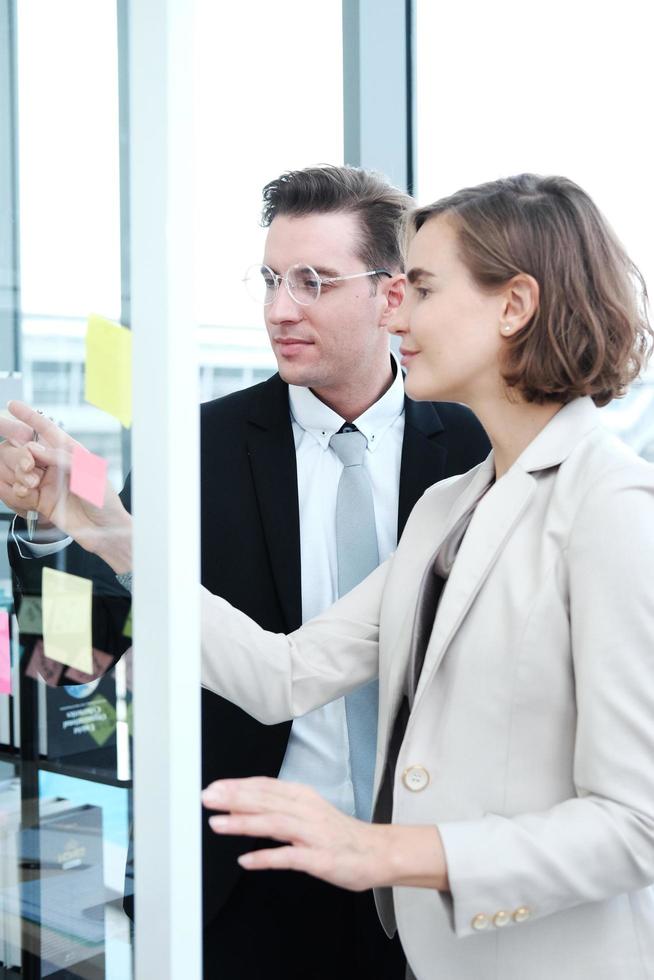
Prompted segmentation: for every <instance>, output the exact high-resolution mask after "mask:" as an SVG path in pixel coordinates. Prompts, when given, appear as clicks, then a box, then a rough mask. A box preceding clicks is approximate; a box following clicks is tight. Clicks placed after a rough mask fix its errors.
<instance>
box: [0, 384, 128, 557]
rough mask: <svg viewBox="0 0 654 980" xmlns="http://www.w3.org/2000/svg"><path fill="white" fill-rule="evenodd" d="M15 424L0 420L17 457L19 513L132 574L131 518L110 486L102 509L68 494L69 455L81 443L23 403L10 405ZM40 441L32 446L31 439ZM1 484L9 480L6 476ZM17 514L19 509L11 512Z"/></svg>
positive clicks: (0, 427)
mask: <svg viewBox="0 0 654 980" xmlns="http://www.w3.org/2000/svg"><path fill="white" fill-rule="evenodd" d="M8 408H9V411H10V412H11V414H12V416H13V417H14V418H13V419H0V435H2V436H4V437H5V438H6V439H7V440H8V441H9V443H10V444H11V445H12V446H13V447H14V449H15V450H17V452H16V453H15V454H13V455H12V459H11V462H12V463H13V466H14V473H13V476H14V482H13V486H12V488H11V492H12V494H13V499H15V500H16V501H17V502H18V503H20V502H22V507H21V509H20V511H18V512H19V513H26V512H27V511H36V512H38V513H39V515H40V518H42V519H43V520H44V521H46V522H48V523H50V524H53V525H55V526H56V527H57V528H59V530H61V531H63V532H64V533H65V534H69V535H70V536H71V537H72V538H74V539H75V540H76V541H77V542H78V543H79V544H80V545H81V546H82V547H83V548H85V549H86V550H87V551H92V552H94V553H96V554H98V555H100V556H101V557H102V558H104V559H105V561H107V562H108V563H109V564H110V565H111V566H112V568H114V571H116V572H124V571H129V570H130V569H131V517H130V515H129V514H128V513H127V511H126V510H125V508H124V507H123V505H122V502H121V500H120V498H119V496H118V494H117V493H116V491H115V490H114V489H113V487H112V486H111V484H110V483H109V481H106V484H105V496H104V503H103V505H102V507H96V506H94V505H93V504H91V503H89V502H88V501H86V500H84V499H83V498H82V497H78V496H77V495H76V494H74V493H72V491H71V490H70V470H71V465H72V458H73V450H74V449H75V448H76V447H78V446H80V443H78V442H76V441H75V439H73V438H71V436H69V435H67V434H66V433H65V432H63V431H62V430H61V429H60V428H59V427H58V426H57V425H56V424H55V423H54V422H52V421H51V420H50V419H48V418H46V417H45V416H44V415H42V414H41V413H40V412H37V411H35V410H34V409H32V408H30V407H29V405H26V404H25V403H24V402H20V401H12V402H9V405H8ZM35 433H36V435H37V436H38V441H35V440H34V434H35ZM4 479H5V482H8V477H7V476H5V478H4ZM15 509H17V510H18V508H15Z"/></svg>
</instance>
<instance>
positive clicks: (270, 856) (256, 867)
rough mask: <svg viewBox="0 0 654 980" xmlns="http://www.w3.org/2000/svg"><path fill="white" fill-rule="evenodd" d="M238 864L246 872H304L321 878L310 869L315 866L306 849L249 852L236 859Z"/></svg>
mask: <svg viewBox="0 0 654 980" xmlns="http://www.w3.org/2000/svg"><path fill="white" fill-rule="evenodd" d="M237 861H238V863H239V864H240V865H241V867H243V868H247V870H248V871H268V870H273V869H274V870H277V871H281V870H286V871H306V872H307V873H308V874H313V875H315V876H316V877H321V875H320V874H317V872H316V871H315V870H312V868H314V867H316V866H317V862H316V860H315V856H314V855H313V854H312V852H311V851H310V850H309V848H306V847H297V846H295V847H291V846H288V847H270V848H266V849H265V850H263V849H262V850H260V851H250V852H249V853H248V854H241V856H240V857H239V858H237Z"/></svg>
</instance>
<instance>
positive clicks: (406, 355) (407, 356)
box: [400, 347, 418, 367]
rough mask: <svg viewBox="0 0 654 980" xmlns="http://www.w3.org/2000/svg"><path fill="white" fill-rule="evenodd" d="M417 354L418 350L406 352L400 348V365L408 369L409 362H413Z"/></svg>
mask: <svg viewBox="0 0 654 980" xmlns="http://www.w3.org/2000/svg"><path fill="white" fill-rule="evenodd" d="M417 354H418V351H417V350H405V349H404V348H403V347H400V357H401V361H400V363H401V365H402V367H406V366H407V364H408V363H409V361H411V360H412V359H413V358H414V357H415V356H416V355H417Z"/></svg>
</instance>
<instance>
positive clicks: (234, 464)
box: [12, 375, 490, 924]
mask: <svg viewBox="0 0 654 980" xmlns="http://www.w3.org/2000/svg"><path fill="white" fill-rule="evenodd" d="M489 449H490V445H489V442H488V439H487V437H486V434H485V432H484V431H483V429H482V427H481V425H480V423H479V422H478V420H477V419H476V417H475V416H474V415H473V414H472V412H470V411H469V409H467V408H465V407H464V406H462V405H457V404H452V403H438V404H437V405H434V404H431V403H429V402H413V401H411V400H410V399H406V401H405V429H404V441H403V447H402V462H401V471H400V495H399V512H398V537H399V535H400V534H401V532H402V529H403V527H404V524H405V523H406V519H407V517H408V515H409V512H410V511H411V508H412V507H413V505H414V504H415V502H416V501H417V500H418V498H419V497H420V496H421V495H422V493H423V492H424V490H425V489H426V488H427V487H428V486H430V485H431V484H432V483H436V482H437V481H438V480H442V479H444V478H445V477H448V476H452V475H454V474H456V473H462V472H465V471H466V470H468V469H470V468H471V467H472V466H475V465H476V464H477V463H478V462H480V460H482V459H483V458H485V456H486V455H487V454H488V452H489ZM200 458H201V461H202V472H201V535H202V542H201V543H202V549H201V551H202V583H203V584H204V585H205V586H206V588H207V589H209V591H211V592H213V593H215V594H218V595H221V596H223V597H224V598H225V599H227V600H228V601H229V602H230V603H232V605H234V606H236V607H237V608H239V609H241V610H242V611H243V612H245V613H246V614H247V615H248V616H250V617H251V618H252V619H254V620H256V622H258V623H259V624H260V625H261V626H262V627H263V628H264V629H267V630H273V631H275V632H283V633H289V632H292V631H293V630H295V629H297V628H298V626H300V625H301V619H302V597H301V579H300V525H299V512H298V496H297V472H296V460H295V446H294V442H293V432H292V427H291V419H290V413H289V402H288V386H287V385H286V384H285V383H284V382H283V381H282V380H281V379H280V377H279V375H274V376H273V377H272V378H270V379H269V380H268V381H265V382H263V383H262V384H258V385H255V386H254V387H252V388H248V389H245V390H244V391H239V392H236V393H235V394H232V395H227V396H226V397H224V398H219V399H217V400H215V401H212V402H207V403H205V404H204V405H202V408H201V457H200ZM125 500H126V503H127V504H129V485H127V486H126V494H125ZM70 551H71V554H70V555H69V558H68V561H69V562H70V563H74V554H75V551H74V550H73V549H72V548H71V549H70ZM82 560H83V561H84V562H85V565H86V574H87V575H88V574H89V569H88V557H87V558H83V559H82ZM12 563H13V564H14V568H15V570H16V571H17V572H18V574H19V576H20V575H21V574H22V573H23V571H24V566H26V565H30V566H37V565H39V564H40V563H39V562H31V561H29V562H20V563H19V564H18V565H17V564H16V556H15V552H13V554H12ZM69 567H70V566H69ZM30 571H32V569H30ZM34 571H36V568H34ZM109 578H110V576H109ZM106 580H107V577H106V575H104V581H106ZM94 612H95V610H94ZM112 617H113V620H114V621H116V622H119V621H120V622H121V623H122V619H121V616H120V615H119V614H117V613H115V612H113V613H112ZM123 618H124V617H123ZM105 632H106V631H103V635H105ZM123 642H124V641H123ZM105 649H106V647H105ZM135 710H137V711H138V706H137V707H136V709H135ZM290 728H291V723H290V722H287V723H284V724H281V725H270V726H267V725H263V724H261V723H260V722H258V721H255V720H254V719H253V718H251V717H250V716H249V715H247V714H246V713H245V712H244V711H242V710H241V709H240V708H238V707H236V706H235V705H233V704H231V703H230V702H228V701H225V700H224V699H222V698H220V697H218V696H217V695H216V694H213V693H212V692H210V691H207V690H204V689H203V691H202V785H203V786H206V785H207V783H210V782H212V781H213V780H214V779H218V778H222V777H235V776H249V775H268V776H276V775H277V774H278V773H279V770H280V768H281V764H282V761H283V758H284V754H285V751H286V745H287V742H288V737H289V732H290ZM202 824H203V896H204V916H205V924H206V923H208V922H210V921H211V920H212V919H213V918H214V917H215V915H216V914H217V913H218V912H219V910H220V908H221V907H222V906H223V905H224V903H225V902H226V901H227V899H228V897H229V894H230V892H231V890H232V888H233V887H234V884H235V882H236V881H237V879H238V878H239V876H240V874H241V873H242V871H241V868H240V867H239V865H238V864H237V862H236V857H237V856H238V855H239V854H241V853H243V852H244V851H245V850H248V849H251V848H252V846H253V843H252V841H251V840H245V839H243V838H234V837H223V836H217V835H215V834H213V833H212V832H211V831H210V829H209V826H208V823H207V820H206V816H205V817H203V820H202Z"/></svg>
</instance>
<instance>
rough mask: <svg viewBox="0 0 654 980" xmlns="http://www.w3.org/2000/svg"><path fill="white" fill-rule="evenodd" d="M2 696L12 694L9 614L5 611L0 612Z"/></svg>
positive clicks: (0, 676)
mask: <svg viewBox="0 0 654 980" xmlns="http://www.w3.org/2000/svg"><path fill="white" fill-rule="evenodd" d="M0 694H11V654H10V652H9V613H8V612H7V611H6V610H4V609H2V610H0Z"/></svg>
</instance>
